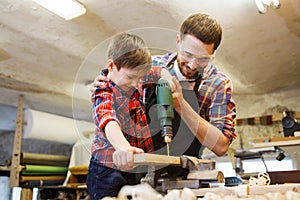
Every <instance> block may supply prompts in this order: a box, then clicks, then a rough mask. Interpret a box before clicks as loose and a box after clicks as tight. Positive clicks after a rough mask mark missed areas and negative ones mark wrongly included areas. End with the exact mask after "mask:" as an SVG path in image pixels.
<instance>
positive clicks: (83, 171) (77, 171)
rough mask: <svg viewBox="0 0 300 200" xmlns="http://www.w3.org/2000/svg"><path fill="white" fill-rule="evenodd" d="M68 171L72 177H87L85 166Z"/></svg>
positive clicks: (71, 168) (74, 167)
mask: <svg viewBox="0 0 300 200" xmlns="http://www.w3.org/2000/svg"><path fill="white" fill-rule="evenodd" d="M69 171H70V172H71V174H73V175H87V174H88V166H87V165H79V166H73V167H70V168H69Z"/></svg>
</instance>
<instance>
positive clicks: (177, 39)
mask: <svg viewBox="0 0 300 200" xmlns="http://www.w3.org/2000/svg"><path fill="white" fill-rule="evenodd" d="M179 43H180V35H179V34H177V35H176V46H178V44H179Z"/></svg>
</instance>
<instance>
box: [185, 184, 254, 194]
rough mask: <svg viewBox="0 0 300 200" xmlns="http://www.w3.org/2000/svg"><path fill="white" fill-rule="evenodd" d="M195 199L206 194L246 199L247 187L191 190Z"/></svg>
mask: <svg viewBox="0 0 300 200" xmlns="http://www.w3.org/2000/svg"><path fill="white" fill-rule="evenodd" d="M191 190H192V192H193V193H194V194H195V195H196V196H197V197H202V196H205V194H206V193H214V194H218V195H228V196H235V195H236V196H238V197H247V196H248V194H249V186H248V185H239V186H235V187H218V188H199V189H191Z"/></svg>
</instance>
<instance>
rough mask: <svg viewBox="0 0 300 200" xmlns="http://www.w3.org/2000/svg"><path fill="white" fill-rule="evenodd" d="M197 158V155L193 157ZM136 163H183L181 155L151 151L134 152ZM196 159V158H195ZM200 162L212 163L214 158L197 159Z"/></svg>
mask: <svg viewBox="0 0 300 200" xmlns="http://www.w3.org/2000/svg"><path fill="white" fill-rule="evenodd" d="M191 158H195V157H191ZM133 159H134V165H157V166H159V165H181V159H180V157H179V156H167V155H158V154H150V153H142V154H134V158H133ZM193 160H194V159H193ZM196 162H198V163H211V162H214V161H212V160H204V159H196Z"/></svg>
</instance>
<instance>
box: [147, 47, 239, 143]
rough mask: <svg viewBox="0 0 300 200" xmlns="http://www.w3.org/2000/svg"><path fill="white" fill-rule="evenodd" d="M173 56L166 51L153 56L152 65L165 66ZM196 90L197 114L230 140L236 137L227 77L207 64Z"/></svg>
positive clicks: (232, 103) (230, 86) (233, 103)
mask: <svg viewBox="0 0 300 200" xmlns="http://www.w3.org/2000/svg"><path fill="white" fill-rule="evenodd" d="M174 56H176V55H175V54H173V53H168V54H166V55H163V56H156V57H153V58H152V65H153V66H161V67H165V66H166V65H167V63H168V62H170V60H172V58H174ZM175 62H176V61H175ZM170 73H171V74H172V75H175V71H174V70H173V68H171V69H170ZM198 91H199V93H198V104H199V110H198V113H199V115H200V116H201V117H202V118H204V119H205V120H206V121H208V122H210V123H211V124H212V125H214V126H215V127H217V128H218V129H219V130H221V131H222V133H223V134H224V135H225V136H226V137H227V138H228V139H229V141H230V142H232V140H233V139H235V138H236V137H237V135H236V134H235V129H234V119H235V117H236V108H235V102H234V100H233V99H232V85H231V81H230V79H229V77H227V76H226V75H225V74H223V73H222V72H221V71H219V70H218V69H217V68H216V67H215V66H214V65H211V66H208V67H207V68H206V69H205V70H204V73H203V78H202V80H201V83H200V86H199V89H198Z"/></svg>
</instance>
